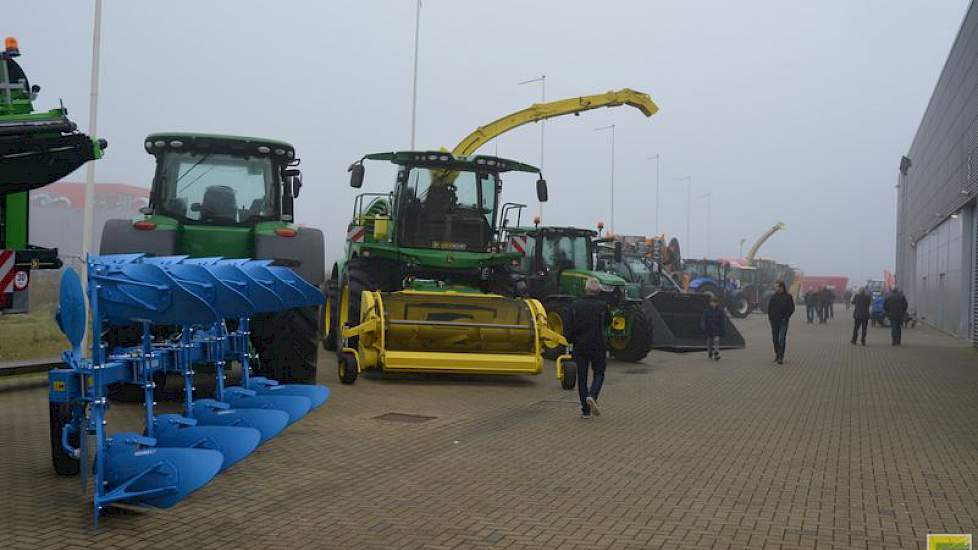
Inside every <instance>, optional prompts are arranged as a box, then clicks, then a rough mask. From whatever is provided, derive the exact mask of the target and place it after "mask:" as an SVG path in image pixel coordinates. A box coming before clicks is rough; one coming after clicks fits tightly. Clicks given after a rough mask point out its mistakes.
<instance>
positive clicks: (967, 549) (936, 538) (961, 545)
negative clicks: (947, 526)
mask: <svg viewBox="0 0 978 550" xmlns="http://www.w3.org/2000/svg"><path fill="white" fill-rule="evenodd" d="M927 550H972V545H971V535H948V534H934V533H932V534H929V535H927Z"/></svg>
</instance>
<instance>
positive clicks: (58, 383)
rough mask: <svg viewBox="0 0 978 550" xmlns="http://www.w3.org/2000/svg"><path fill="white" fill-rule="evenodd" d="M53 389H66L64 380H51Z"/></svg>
mask: <svg viewBox="0 0 978 550" xmlns="http://www.w3.org/2000/svg"><path fill="white" fill-rule="evenodd" d="M51 389H52V390H53V391H61V392H63V391H65V383H64V380H55V381H54V382H51Z"/></svg>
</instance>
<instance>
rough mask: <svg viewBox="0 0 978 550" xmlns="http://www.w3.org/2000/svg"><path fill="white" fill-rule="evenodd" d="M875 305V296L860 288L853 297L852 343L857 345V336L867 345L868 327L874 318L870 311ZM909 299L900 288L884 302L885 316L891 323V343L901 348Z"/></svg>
mask: <svg viewBox="0 0 978 550" xmlns="http://www.w3.org/2000/svg"><path fill="white" fill-rule="evenodd" d="M872 305H873V296H872V295H871V294H870V293H869V292H867V291H866V288H865V287H864V288H860V289H859V292H857V293H856V294H855V295H854V296H853V297H852V318H853V326H852V339H851V340H850V342H852V344H853V345H855V344H856V339H857V336H858V337H859V338H858V339H859V341H860V343H861V344H862V345H864V346H865V345H866V327H867V325H869V320H870V318H871V317H872V312H871V311H870V309H871V308H872ZM908 308H909V304H908V303H907V297H906V296H904V295H903V292H901V291H900V289H899V288H894V289H893V290H891V291H890V293H889V294H887V296H886V298H885V299H884V300H883V315H884V316H885V317H886V318H887V319H888V320H889V321H890V343H891V344H892V345H894V346H899V345H900V344H901V343H902V340H903V323H904V321H906V319H907V309H908Z"/></svg>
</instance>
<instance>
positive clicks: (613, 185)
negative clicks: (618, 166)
mask: <svg viewBox="0 0 978 550" xmlns="http://www.w3.org/2000/svg"><path fill="white" fill-rule="evenodd" d="M602 130H611V232H612V233H614V232H615V125H614V124H609V125H607V126H602V127H600V128H595V129H594V131H595V132H600V131H602Z"/></svg>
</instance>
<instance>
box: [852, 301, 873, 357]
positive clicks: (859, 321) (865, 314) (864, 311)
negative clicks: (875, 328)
mask: <svg viewBox="0 0 978 550" xmlns="http://www.w3.org/2000/svg"><path fill="white" fill-rule="evenodd" d="M872 304H873V297H872V296H870V295H869V294H868V293H867V292H866V288H865V287H863V288H860V289H859V292H857V293H856V295H855V296H853V298H852V306H853V311H852V318H853V320H854V323H853V327H852V344H853V345H855V344H856V333H857V332H858V331H860V330H862V344H863V345H864V346H865V345H866V325H868V324H869V306H871V305H872Z"/></svg>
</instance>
